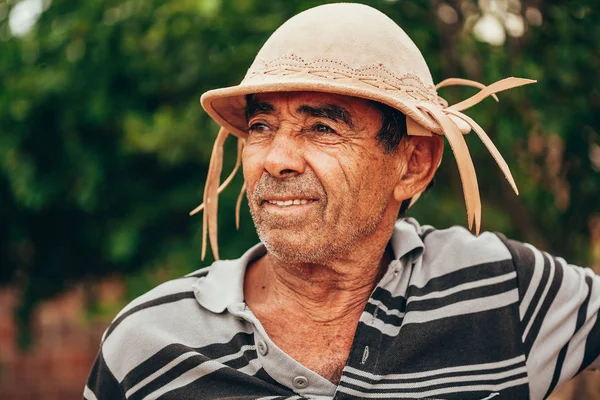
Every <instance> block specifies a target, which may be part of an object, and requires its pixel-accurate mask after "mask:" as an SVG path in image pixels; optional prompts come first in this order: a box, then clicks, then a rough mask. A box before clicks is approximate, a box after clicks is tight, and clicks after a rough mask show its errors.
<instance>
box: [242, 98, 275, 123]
mask: <svg viewBox="0 0 600 400" xmlns="http://www.w3.org/2000/svg"><path fill="white" fill-rule="evenodd" d="M273 111H275V106H273V104H271V103H266V102H262V101H257V100H256V99H255V98H254V96H252V95H248V96H246V110H245V114H246V123H247V122H248V121H250V118H252V117H254V116H255V115H257V114H262V113H268V112H273Z"/></svg>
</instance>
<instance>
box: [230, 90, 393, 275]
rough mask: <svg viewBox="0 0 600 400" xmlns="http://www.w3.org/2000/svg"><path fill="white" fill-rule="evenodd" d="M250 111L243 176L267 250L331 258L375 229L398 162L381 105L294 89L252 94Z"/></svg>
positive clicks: (289, 256)
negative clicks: (384, 139) (382, 138)
mask: <svg viewBox="0 0 600 400" xmlns="http://www.w3.org/2000/svg"><path fill="white" fill-rule="evenodd" d="M247 115H248V132H249V136H248V140H247V145H246V147H245V148H244V152H243V156H242V162H243V171H244V179H245V181H246V185H247V193H248V201H249V205H250V212H251V214H252V218H253V219H254V224H255V225H256V228H257V231H258V235H259V237H260V239H261V240H262V242H263V243H264V244H265V245H266V247H267V250H268V251H269V253H271V254H272V255H274V256H275V257H277V258H280V259H283V260H287V261H289V262H311V263H319V262H327V261H328V260H331V259H332V258H336V257H339V256H340V255H342V254H344V253H345V252H347V251H348V250H349V249H351V248H353V247H354V246H356V245H358V244H360V243H361V241H362V240H363V239H364V238H365V237H367V236H369V235H371V234H373V232H374V231H375V229H376V228H377V226H378V225H379V223H380V222H381V220H382V217H383V215H384V213H385V212H386V210H387V211H388V212H389V209H388V207H389V204H390V202H393V187H394V184H395V183H396V182H397V174H395V173H394V172H395V171H396V166H395V165H397V163H398V159H397V157H398V156H397V155H396V154H386V153H385V152H384V151H383V148H382V146H381V145H380V144H379V143H378V141H377V138H376V135H377V132H378V131H379V129H380V127H381V114H380V112H379V111H377V110H376V109H375V108H373V107H372V106H371V105H370V104H369V102H368V101H366V100H362V99H358V98H353V97H347V96H341V95H333V94H326V93H314V92H291V93H290V92H288V93H267V94H259V95H255V96H253V98H252V101H251V102H249V104H248V108H247ZM392 212H397V209H396V210H395V211H392Z"/></svg>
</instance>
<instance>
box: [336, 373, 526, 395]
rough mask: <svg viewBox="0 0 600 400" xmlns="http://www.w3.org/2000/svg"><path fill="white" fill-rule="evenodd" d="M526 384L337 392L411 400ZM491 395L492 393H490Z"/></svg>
mask: <svg viewBox="0 0 600 400" xmlns="http://www.w3.org/2000/svg"><path fill="white" fill-rule="evenodd" d="M526 383H527V378H519V379H515V380H513V381H509V382H504V383H500V384H496V385H471V386H454V387H446V388H441V389H436V390H429V391H427V392H420V393H368V392H361V391H359V390H354V389H350V388H347V387H344V386H339V387H338V390H339V391H340V392H343V393H347V394H350V395H353V396H357V397H365V398H370V399H373V398H375V399H378V398H398V396H402V397H403V398H411V399H421V398H423V397H430V396H437V395H440V394H446V393H464V392H476V391H477V392H479V391H490V392H498V391H500V390H502V389H506V388H509V387H512V386H517V385H524V384H526ZM492 394H493V393H492Z"/></svg>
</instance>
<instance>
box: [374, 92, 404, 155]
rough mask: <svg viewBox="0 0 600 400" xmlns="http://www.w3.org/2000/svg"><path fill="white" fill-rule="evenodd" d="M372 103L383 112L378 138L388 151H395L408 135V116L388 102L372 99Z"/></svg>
mask: <svg viewBox="0 0 600 400" xmlns="http://www.w3.org/2000/svg"><path fill="white" fill-rule="evenodd" d="M371 104H372V105H373V106H374V107H375V108H376V109H377V110H378V111H379V112H380V113H381V128H380V129H379V132H377V140H379V143H381V145H382V146H383V150H384V151H385V152H386V153H388V154H389V153H393V152H394V151H396V149H397V148H398V145H399V144H400V141H401V140H402V138H403V137H404V136H406V116H405V115H404V114H402V112H400V111H399V110H396V109H395V108H392V107H390V106H388V105H387V104H383V103H379V102H376V101H371Z"/></svg>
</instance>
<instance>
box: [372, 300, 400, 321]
mask: <svg viewBox="0 0 600 400" xmlns="http://www.w3.org/2000/svg"><path fill="white" fill-rule="evenodd" d="M364 311H365V312H366V313H369V314H371V315H373V316H374V317H375V318H377V319H379V320H381V321H383V322H384V323H386V324H390V325H394V326H400V325H402V320H403V319H402V318H401V317H399V316H397V315H393V314H386V313H385V311H384V310H382V309H381V308H379V306H376V305H375V304H371V303H367V305H366V306H365V310H364Z"/></svg>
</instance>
